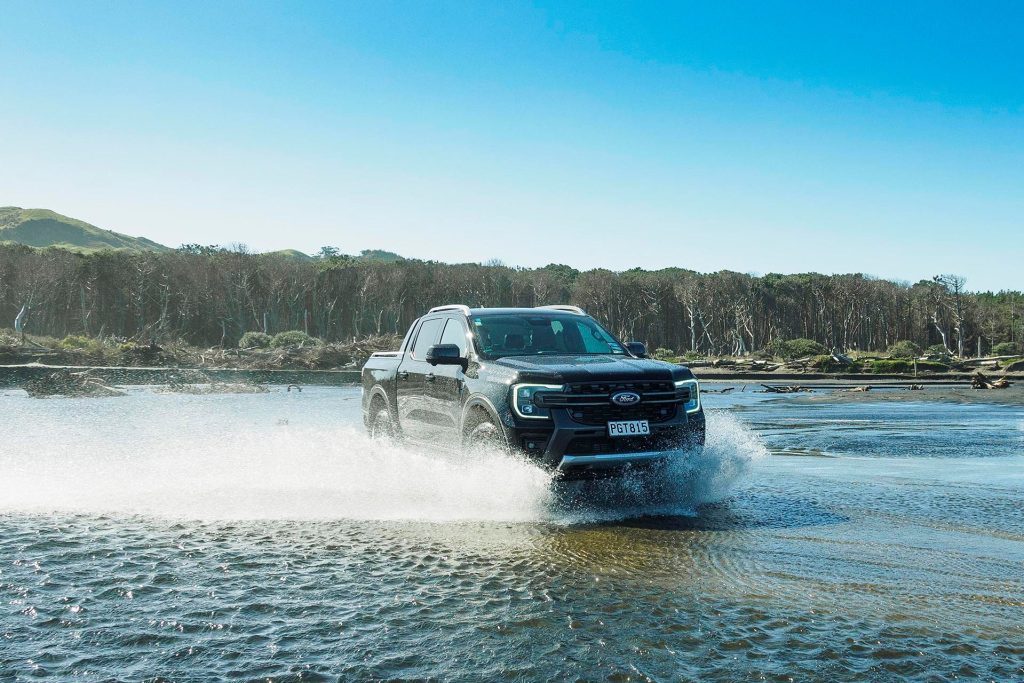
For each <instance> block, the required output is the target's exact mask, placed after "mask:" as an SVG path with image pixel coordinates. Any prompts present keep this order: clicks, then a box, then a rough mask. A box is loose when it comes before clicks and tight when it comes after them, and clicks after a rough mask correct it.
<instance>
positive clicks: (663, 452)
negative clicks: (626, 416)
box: [510, 410, 705, 476]
mask: <svg viewBox="0 0 1024 683" xmlns="http://www.w3.org/2000/svg"><path fill="white" fill-rule="evenodd" d="M551 412H552V415H551V420H545V421H544V424H523V423H521V422H519V423H517V424H516V427H515V428H514V429H512V430H511V432H512V433H511V434H510V437H511V439H512V440H513V446H514V447H516V448H517V449H518V450H520V451H522V452H525V453H526V454H527V455H528V456H529V457H531V458H534V459H535V460H537V461H539V462H541V463H542V464H544V465H545V466H547V467H548V468H550V469H552V470H555V471H558V472H560V473H562V474H563V475H566V476H576V475H586V474H588V473H591V472H593V473H598V472H604V471H615V470H622V469H626V468H629V467H632V466H638V465H648V464H652V463H657V462H660V461H664V460H667V459H669V458H672V457H673V456H675V455H676V454H678V453H679V452H680V451H681V450H686V449H692V448H694V447H697V446H701V445H703V444H704V434H705V423H704V411H703V410H698V411H696V412H694V413H684V412H683V411H682V410H680V411H678V414H677V415H676V416H674V417H673V418H672V419H670V420H666V421H665V422H653V423H650V428H651V434H650V435H649V436H642V437H610V436H608V428H607V427H606V426H603V425H585V424H580V423H578V422H576V421H574V420H573V419H572V418H571V417H569V415H568V412H567V411H565V410H552V411H551ZM524 422H525V421H524ZM538 422H540V421H539V420H538Z"/></svg>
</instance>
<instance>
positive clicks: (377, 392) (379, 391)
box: [363, 384, 402, 431]
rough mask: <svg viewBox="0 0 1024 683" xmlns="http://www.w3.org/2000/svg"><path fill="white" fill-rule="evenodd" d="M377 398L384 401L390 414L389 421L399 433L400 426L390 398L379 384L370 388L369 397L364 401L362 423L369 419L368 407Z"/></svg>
mask: <svg viewBox="0 0 1024 683" xmlns="http://www.w3.org/2000/svg"><path fill="white" fill-rule="evenodd" d="M378 396H379V397H380V398H381V399H382V400H383V401H384V405H385V406H387V409H388V412H389V413H391V419H392V420H394V422H395V425H397V426H398V429H399V431H401V429H402V425H401V424H399V421H398V415H397V412H398V411H396V410H395V406H394V404H393V402H392V400H391V397H389V396H388V392H386V391H385V390H384V387H382V386H381V385H379V384H374V385H373V386H372V387H370V391H369V395H368V397H367V399H366V403H365V404H364V406H365V407H364V408H363V421H364V422H366V421H368V420H369V419H370V406H372V405H373V401H374V399H375V398H377V397H378Z"/></svg>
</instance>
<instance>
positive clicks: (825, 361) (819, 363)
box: [811, 354, 861, 373]
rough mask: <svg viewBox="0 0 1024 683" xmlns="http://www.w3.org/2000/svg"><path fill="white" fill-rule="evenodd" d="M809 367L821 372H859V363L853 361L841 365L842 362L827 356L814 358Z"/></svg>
mask: <svg viewBox="0 0 1024 683" xmlns="http://www.w3.org/2000/svg"><path fill="white" fill-rule="evenodd" d="M811 367H813V368H816V369H818V370H820V371H821V372H850V373H853V372H860V370H861V366H860V362H859V361H856V360H854V361H853V362H852V363H843V362H842V361H838V360H836V359H835V358H834V357H833V356H831V355H829V354H824V355H821V356H816V357H815V358H814V360H812V361H811Z"/></svg>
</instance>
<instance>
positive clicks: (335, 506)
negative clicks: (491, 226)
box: [0, 414, 764, 523]
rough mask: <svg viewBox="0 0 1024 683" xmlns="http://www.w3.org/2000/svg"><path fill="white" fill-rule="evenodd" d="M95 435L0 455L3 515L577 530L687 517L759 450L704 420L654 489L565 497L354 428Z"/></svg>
mask: <svg viewBox="0 0 1024 683" xmlns="http://www.w3.org/2000/svg"><path fill="white" fill-rule="evenodd" d="M171 419H172V418H170V417H169V418H168V420H171ZM97 431H98V430H95V429H90V430H86V431H85V432H83V433H79V435H78V436H79V437H80V438H79V439H78V440H76V442H74V443H68V440H69V439H68V438H67V436H66V435H65V436H64V437H63V438H61V436H60V435H58V436H55V437H51V438H45V437H43V436H40V437H37V438H36V439H35V441H34V442H33V444H32V448H25V449H14V450H13V451H8V452H6V453H4V454H3V455H0V511H13V510H17V511H32V512H50V511H71V512H88V513H101V514H106V513H115V514H125V513H129V514H131V513H141V514H152V515H161V516H173V517H184V518H192V519H331V518H333V519H345V518H351V519H379V520H393V519H415V520H426V521H447V520H490V521H547V522H553V523H573V522H579V521H588V520H590V519H596V518H608V517H622V516H625V515H634V516H635V515H643V514H662V513H665V512H675V513H680V512H682V513H688V512H692V510H693V508H694V506H696V505H698V504H700V503H705V502H709V501H713V500H717V499H720V498H721V497H722V496H724V495H725V494H726V492H727V491H728V490H729V489H730V488H731V486H732V485H733V484H734V483H736V482H737V481H738V480H740V479H741V478H742V477H743V476H744V474H745V473H746V472H747V471H748V469H749V467H750V465H751V464H752V463H753V462H754V461H755V460H756V459H758V458H759V457H761V456H762V455H763V453H764V448H763V446H761V444H760V443H759V441H758V440H757V438H756V437H755V436H754V435H753V433H752V432H751V431H750V430H749V429H748V428H747V427H745V426H744V425H743V424H741V423H740V422H739V421H738V420H736V419H735V418H733V417H731V416H729V415H727V414H709V416H708V445H707V447H706V448H705V450H704V451H703V453H699V454H690V455H689V457H686V458H681V459H680V460H679V462H678V463H677V464H675V465H673V466H672V467H670V468H668V469H667V471H665V472H664V473H662V474H661V475H660V476H659V477H657V481H655V482H653V484H654V485H652V482H651V481H649V480H638V479H637V478H633V477H626V478H623V479H618V480H606V481H601V482H592V483H591V484H589V485H586V486H584V487H583V488H582V489H576V490H575V491H573V492H572V493H570V494H569V495H568V496H565V495H563V494H562V493H560V492H559V491H558V487H553V486H552V482H551V477H550V475H549V474H548V473H547V472H545V471H543V470H542V469H540V468H538V467H536V466H534V465H532V464H530V463H529V462H527V461H525V460H523V459H520V458H517V457H512V456H508V455H502V454H498V453H465V454H450V455H449V454H444V453H435V452H428V451H420V450H417V449H414V448H411V447H407V446H401V445H396V444H390V443H386V442H379V441H374V440H371V439H369V438H368V437H367V436H366V435H365V434H364V432H363V430H362V428H361V427H356V426H352V425H351V424H345V425H339V426H332V427H317V426H311V425H307V426H301V425H296V426H278V427H277V428H274V429H265V430H262V431H256V432H253V431H252V430H248V429H243V428H241V427H238V428H237V430H232V429H230V428H227V429H225V428H224V426H223V425H222V426H221V429H196V430H194V433H183V430H181V429H175V428H171V429H168V427H167V425H160V424H154V423H148V424H146V425H145V426H143V427H141V428H140V427H139V426H138V425H137V424H136V425H128V421H125V426H124V427H117V426H115V427H114V431H111V428H110V427H109V425H105V428H104V429H103V430H101V431H102V433H97ZM648 479H650V477H649V478H648Z"/></svg>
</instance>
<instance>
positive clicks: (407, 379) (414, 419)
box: [397, 317, 445, 441]
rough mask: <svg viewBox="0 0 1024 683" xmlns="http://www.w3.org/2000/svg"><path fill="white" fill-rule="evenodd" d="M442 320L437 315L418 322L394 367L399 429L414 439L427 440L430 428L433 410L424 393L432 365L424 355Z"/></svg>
mask: <svg viewBox="0 0 1024 683" xmlns="http://www.w3.org/2000/svg"><path fill="white" fill-rule="evenodd" d="M444 321H445V319H444V318H441V317H437V318H427V319H425V320H423V321H422V322H420V325H419V329H418V330H417V331H416V336H415V338H414V339H413V341H412V344H411V345H410V346H409V348H408V349H406V352H405V354H404V356H403V357H402V362H401V364H400V365H399V366H398V383H397V385H398V389H397V394H398V420H399V423H400V424H401V425H402V432H403V433H404V434H405V435H406V436H408V437H410V438H412V439H414V440H420V441H425V440H428V439H430V438H431V436H432V432H433V431H434V430H433V428H432V426H431V424H430V422H431V420H432V419H433V415H432V412H433V411H432V410H431V409H430V396H428V395H427V378H426V376H427V374H428V373H432V372H433V370H434V368H433V367H432V366H430V365H429V364H428V363H427V361H426V357H427V349H429V348H430V347H431V346H433V345H434V344H436V343H437V339H438V337H440V336H441V327H442V325H443V324H444Z"/></svg>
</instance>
